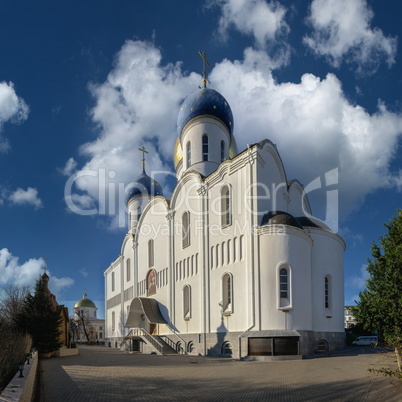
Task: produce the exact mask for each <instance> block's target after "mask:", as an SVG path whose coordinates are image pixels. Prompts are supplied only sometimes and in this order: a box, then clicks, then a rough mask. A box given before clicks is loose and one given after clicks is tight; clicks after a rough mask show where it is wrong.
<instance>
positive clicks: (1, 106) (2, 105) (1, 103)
mask: <svg viewBox="0 0 402 402" xmlns="http://www.w3.org/2000/svg"><path fill="white" fill-rule="evenodd" d="M28 114H29V107H28V106H27V104H26V103H25V101H24V100H23V99H22V98H19V97H18V96H17V94H16V92H15V90H14V84H13V83H12V82H9V83H7V82H4V81H3V82H0V134H1V132H2V131H3V125H4V123H6V122H7V121H11V122H12V123H21V122H23V121H25V120H26V119H27V118H28ZM9 149H10V145H9V142H8V140H7V139H6V138H4V137H3V136H1V135H0V153H1V152H7V151H8V150H9Z"/></svg>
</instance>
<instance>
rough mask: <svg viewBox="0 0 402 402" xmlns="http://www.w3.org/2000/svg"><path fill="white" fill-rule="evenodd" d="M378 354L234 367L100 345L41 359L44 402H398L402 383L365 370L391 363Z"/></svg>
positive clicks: (228, 361) (237, 364)
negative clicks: (379, 401) (122, 350)
mask: <svg viewBox="0 0 402 402" xmlns="http://www.w3.org/2000/svg"><path fill="white" fill-rule="evenodd" d="M394 360H395V359H394V355H393V354H392V353H390V352H386V351H381V350H377V349H369V348H367V349H363V348H357V349H348V350H347V351H346V352H344V353H342V354H336V355H333V356H330V357H328V356H325V357H324V356H320V357H316V358H312V359H305V360H296V361H277V362H256V361H251V362H250V361H234V360H231V359H223V358H211V357H209V358H205V357H200V356H194V357H193V356H191V357H190V356H184V355H175V356H173V355H171V356H159V355H141V354H136V353H132V354H130V353H125V352H121V351H119V350H116V349H108V348H105V347H100V346H84V347H80V355H78V356H70V357H59V358H50V359H44V360H42V361H41V374H42V384H43V390H42V394H43V397H44V400H45V402H59V401H75V402H76V401H97V402H100V401H133V400H147V401H154V400H155V401H156V400H172V401H181V400H183V401H184V400H186V401H235V400H242V401H257V400H258V401H320V402H321V401H378V400H381V401H387V402H388V401H402V388H401V382H400V381H399V380H392V382H391V381H390V380H389V379H387V378H385V377H383V376H382V375H379V374H372V373H370V372H369V371H368V370H367V369H368V368H370V367H371V368H379V367H384V366H389V365H394Z"/></svg>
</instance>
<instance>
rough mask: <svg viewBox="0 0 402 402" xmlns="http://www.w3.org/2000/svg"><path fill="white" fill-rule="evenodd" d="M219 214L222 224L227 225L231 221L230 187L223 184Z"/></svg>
mask: <svg viewBox="0 0 402 402" xmlns="http://www.w3.org/2000/svg"><path fill="white" fill-rule="evenodd" d="M221 214H222V226H227V225H230V224H231V223H232V212H231V201H230V188H229V186H224V187H223V188H222V192H221Z"/></svg>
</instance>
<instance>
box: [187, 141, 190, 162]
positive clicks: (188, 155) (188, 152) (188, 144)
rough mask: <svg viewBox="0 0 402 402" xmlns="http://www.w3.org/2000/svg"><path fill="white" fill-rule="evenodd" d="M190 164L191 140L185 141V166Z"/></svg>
mask: <svg viewBox="0 0 402 402" xmlns="http://www.w3.org/2000/svg"><path fill="white" fill-rule="evenodd" d="M190 166H191V142H190V141H188V142H187V167H190Z"/></svg>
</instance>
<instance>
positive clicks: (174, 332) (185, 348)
mask: <svg viewBox="0 0 402 402" xmlns="http://www.w3.org/2000/svg"><path fill="white" fill-rule="evenodd" d="M170 330H171V331H172V332H173V335H176V336H177V337H178V338H179V339H180V341H181V342H183V345H184V348H182V349H183V352H184V353H185V354H187V342H186V341H185V340H184V339H183V338H182V337H181V336H179V335H178V334H177V332H176V331H175V330H174V329H173V328H170ZM175 350H176V349H175Z"/></svg>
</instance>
